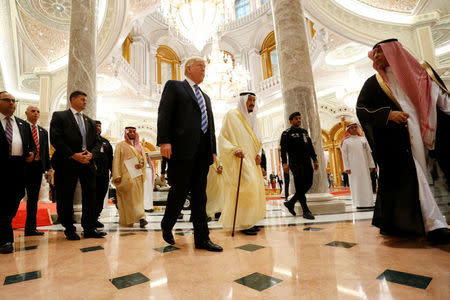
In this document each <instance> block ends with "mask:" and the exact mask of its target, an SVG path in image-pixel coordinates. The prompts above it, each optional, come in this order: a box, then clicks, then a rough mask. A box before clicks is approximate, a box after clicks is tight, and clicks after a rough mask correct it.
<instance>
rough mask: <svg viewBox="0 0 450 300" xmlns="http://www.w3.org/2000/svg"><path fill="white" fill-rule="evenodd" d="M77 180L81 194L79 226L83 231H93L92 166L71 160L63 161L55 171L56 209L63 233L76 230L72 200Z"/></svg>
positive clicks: (94, 211) (94, 180)
mask: <svg viewBox="0 0 450 300" xmlns="http://www.w3.org/2000/svg"><path fill="white" fill-rule="evenodd" d="M78 179H79V180H80V184H81V193H82V200H81V204H82V216H81V226H82V227H83V229H84V231H90V230H94V229H95V221H96V210H95V208H96V199H95V187H96V176H95V167H94V164H93V163H90V164H87V165H83V164H80V163H78V162H76V161H75V160H73V159H65V160H64V161H63V162H62V165H61V166H58V167H57V168H56V169H55V186H56V195H57V196H56V197H57V200H56V208H57V211H58V216H59V220H60V221H61V225H62V226H64V228H65V229H66V230H65V232H74V231H75V230H76V228H75V226H74V225H73V198H74V194H75V187H76V184H77V181H78Z"/></svg>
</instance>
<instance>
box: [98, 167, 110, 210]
mask: <svg viewBox="0 0 450 300" xmlns="http://www.w3.org/2000/svg"><path fill="white" fill-rule="evenodd" d="M108 188H109V175H106V176H105V175H97V179H96V188H95V196H96V203H95V205H96V206H95V213H96V215H95V216H96V217H97V219H98V218H99V217H100V214H101V213H102V210H103V204H104V201H105V197H106V193H107V192H108Z"/></svg>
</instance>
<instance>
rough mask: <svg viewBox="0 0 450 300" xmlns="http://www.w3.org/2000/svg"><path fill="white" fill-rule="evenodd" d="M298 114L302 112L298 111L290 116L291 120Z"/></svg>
mask: <svg viewBox="0 0 450 300" xmlns="http://www.w3.org/2000/svg"><path fill="white" fill-rule="evenodd" d="M296 116H300V112H298V111H296V112H294V113H292V114H291V115H290V116H289V121H292V119H293V118H295V117H296Z"/></svg>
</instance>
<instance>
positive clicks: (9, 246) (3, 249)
mask: <svg viewBox="0 0 450 300" xmlns="http://www.w3.org/2000/svg"><path fill="white" fill-rule="evenodd" d="M13 252H14V246H13V243H10V242H8V243H4V244H1V245H0V253H1V254H8V253H13Z"/></svg>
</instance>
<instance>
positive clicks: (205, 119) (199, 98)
mask: <svg viewBox="0 0 450 300" xmlns="http://www.w3.org/2000/svg"><path fill="white" fill-rule="evenodd" d="M194 89H195V97H196V98H197V102H198V106H199V107H200V111H201V113H202V126H201V129H202V131H203V133H206V130H208V115H207V114H206V107H205V103H203V98H202V95H201V94H200V89H199V88H198V85H196V84H194Z"/></svg>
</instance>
